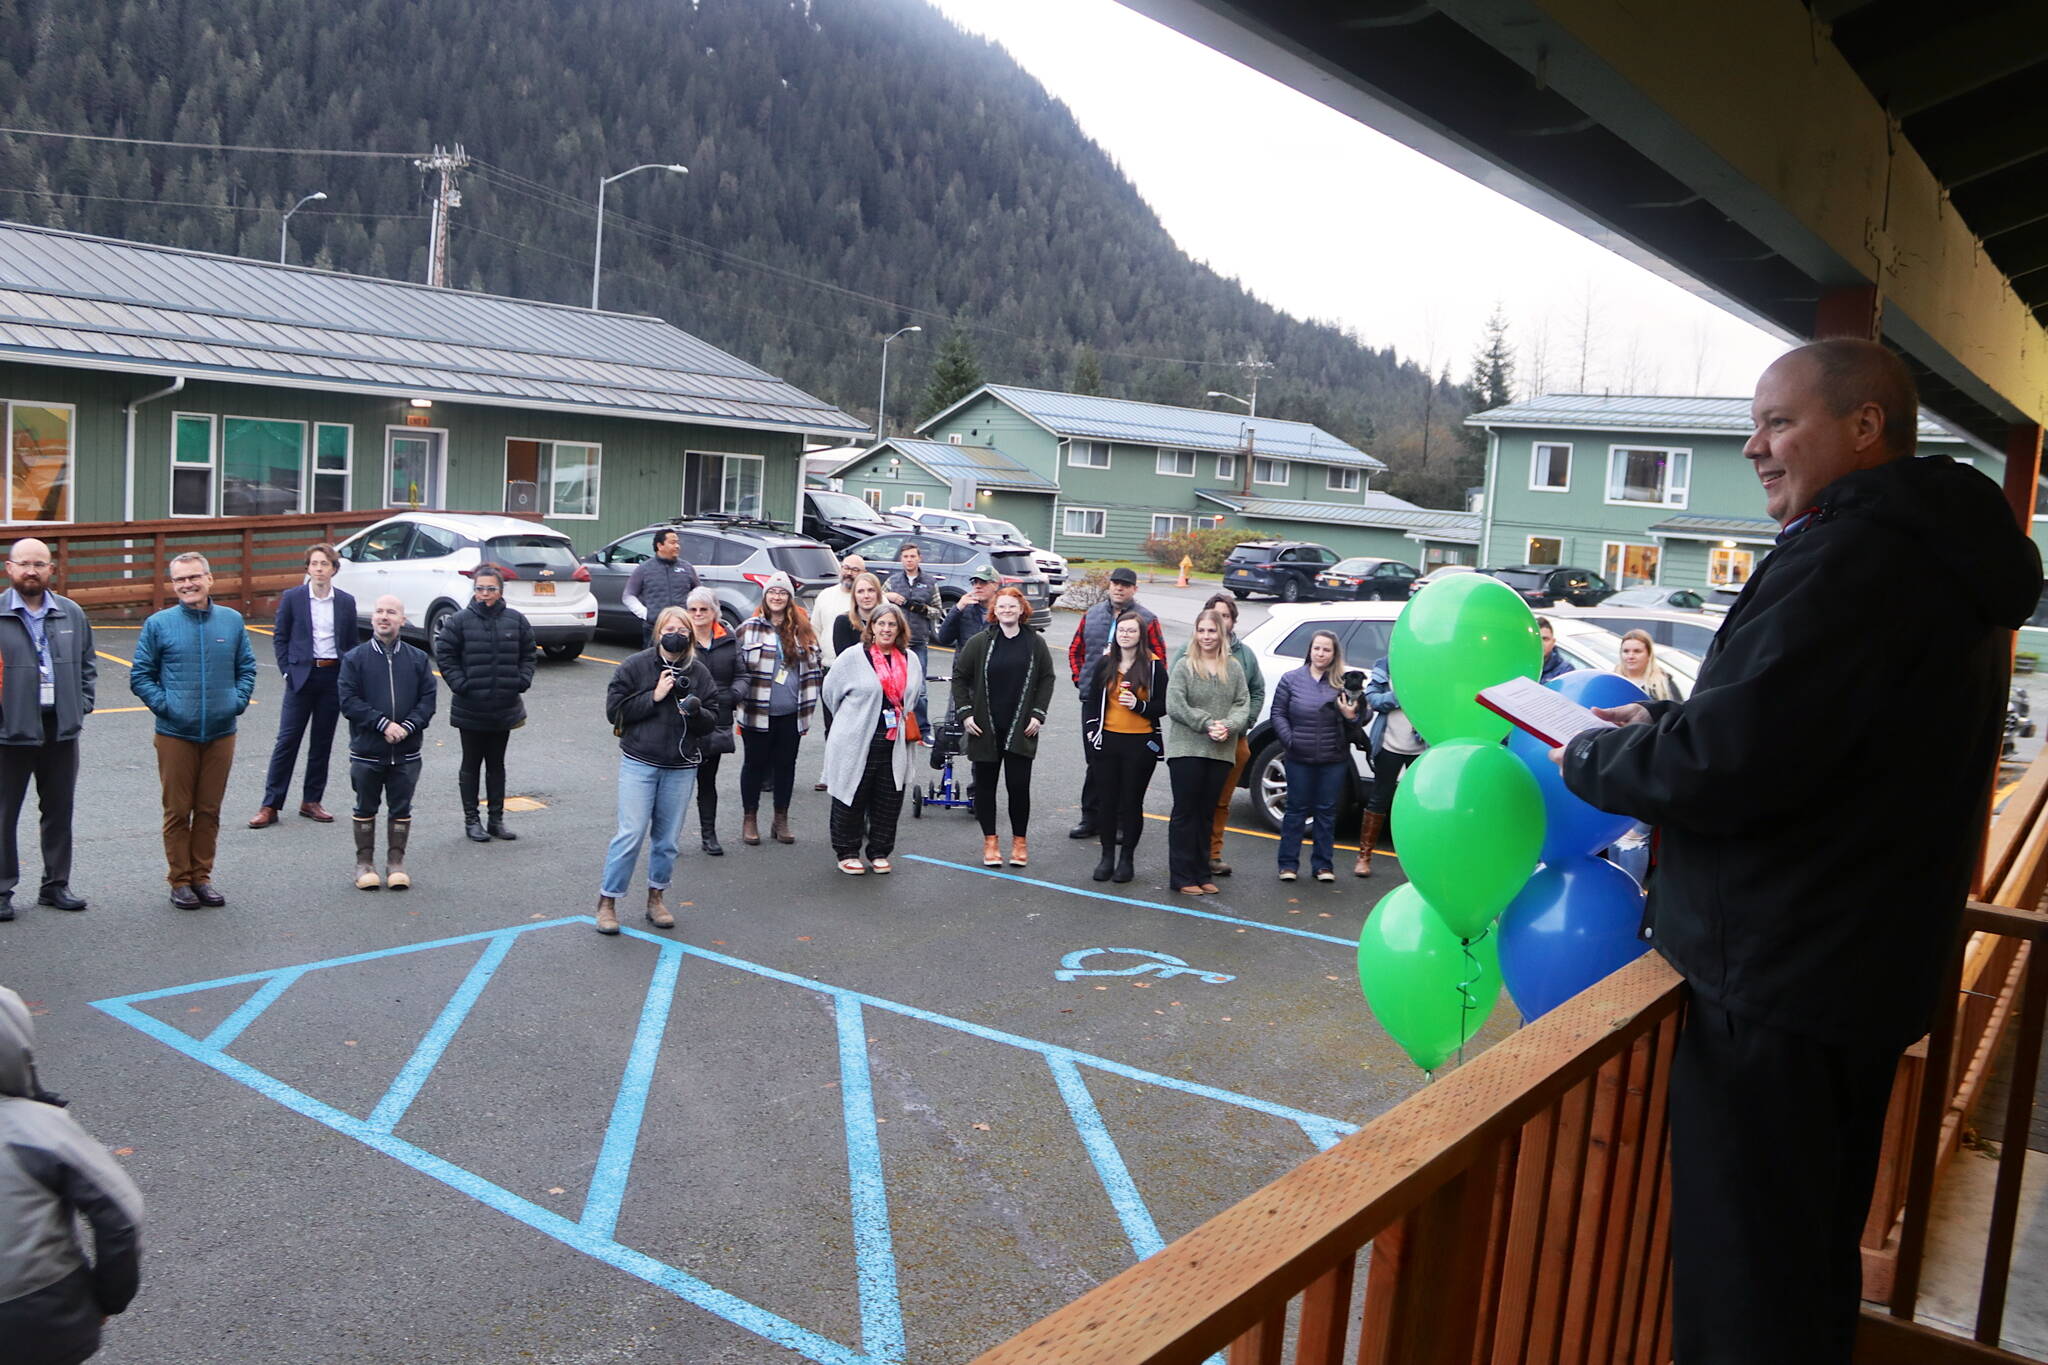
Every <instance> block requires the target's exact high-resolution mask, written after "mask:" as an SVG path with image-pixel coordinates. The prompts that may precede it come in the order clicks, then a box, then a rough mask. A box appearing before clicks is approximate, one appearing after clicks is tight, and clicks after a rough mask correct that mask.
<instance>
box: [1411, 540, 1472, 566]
mask: <svg viewBox="0 0 2048 1365" xmlns="http://www.w3.org/2000/svg"><path fill="white" fill-rule="evenodd" d="M1471 562H1472V551H1470V550H1467V549H1463V548H1461V547H1460V546H1456V545H1424V546H1423V547H1422V567H1423V569H1424V570H1425V571H1426V570H1429V569H1438V568H1442V567H1443V566H1444V565H1446V564H1470V563H1471Z"/></svg>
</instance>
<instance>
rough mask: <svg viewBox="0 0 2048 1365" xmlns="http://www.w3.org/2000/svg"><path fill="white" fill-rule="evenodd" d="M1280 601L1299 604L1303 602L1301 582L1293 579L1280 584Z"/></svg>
mask: <svg viewBox="0 0 2048 1365" xmlns="http://www.w3.org/2000/svg"><path fill="white" fill-rule="evenodd" d="M1280 600H1281V601H1282V602H1299V601H1300V600H1301V580H1300V579H1298V578H1292V577H1290V578H1288V579H1286V580H1284V581H1283V582H1282V583H1281V584H1280Z"/></svg>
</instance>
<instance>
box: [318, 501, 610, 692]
mask: <svg viewBox="0 0 2048 1365" xmlns="http://www.w3.org/2000/svg"><path fill="white" fill-rule="evenodd" d="M337 548H338V549H339V551H340V553H341V568H340V570H339V571H338V572H336V574H335V575H334V581H335V583H336V584H337V585H338V586H340V587H342V588H344V589H346V590H347V591H348V592H350V593H351V594H353V595H354V597H355V599H356V610H357V612H358V613H359V614H360V615H361V616H362V620H363V624H364V626H365V628H367V627H368V624H369V620H370V617H369V612H370V608H371V607H372V606H374V605H375V604H376V601H377V599H378V598H379V597H382V596H384V595H385V594H387V593H389V594H392V595H394V596H396V597H397V598H398V600H399V601H401V602H403V603H405V619H406V630H407V632H408V633H409V634H412V635H415V636H417V637H420V638H422V639H424V640H425V641H426V642H427V644H428V646H429V648H430V649H431V647H432V644H433V641H434V638H435V637H436V636H438V635H439V634H440V633H441V627H442V625H443V624H444V623H446V621H447V620H448V618H449V617H450V616H453V615H454V614H455V613H456V612H458V611H460V610H462V608H463V607H465V606H467V605H469V601H470V596H471V584H470V575H472V574H474V573H475V572H476V569H477V566H478V565H480V564H485V563H490V564H494V565H496V566H497V567H498V568H500V569H502V570H504V571H505V605H506V606H509V607H514V608H517V609H518V611H519V612H520V613H521V614H522V615H524V616H525V617H526V619H527V621H528V622H529V623H530V624H531V625H532V626H533V638H534V640H535V642H536V643H538V644H539V645H540V647H541V652H542V653H544V654H546V655H547V656H548V657H549V658H550V659H573V658H575V657H576V656H577V655H579V654H581V653H582V652H583V647H584V646H585V645H587V644H589V643H590V637H591V635H592V634H593V633H595V631H596V630H597V599H596V598H595V597H593V596H591V592H590V571H589V570H588V569H586V568H584V567H583V566H582V565H581V564H579V563H577V562H576V547H575V545H574V543H573V542H571V541H570V539H569V537H568V536H566V535H563V534H562V533H561V532H560V531H557V530H554V529H552V528H550V527H547V526H543V525H541V524H540V523H539V522H537V521H524V520H521V519H519V518H517V517H498V516H489V515H485V514H470V513H462V512H401V513H399V514H398V515H397V516H393V517H386V518H385V519H384V520H383V521H380V522H377V523H376V524H375V525H373V526H366V527H364V528H363V529H362V530H360V531H358V532H356V533H355V534H354V535H352V536H350V537H349V538H348V539H347V540H344V541H343V542H342V543H341V544H340V545H339V546H338V547H337Z"/></svg>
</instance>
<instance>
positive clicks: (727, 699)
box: [697, 623, 740, 718]
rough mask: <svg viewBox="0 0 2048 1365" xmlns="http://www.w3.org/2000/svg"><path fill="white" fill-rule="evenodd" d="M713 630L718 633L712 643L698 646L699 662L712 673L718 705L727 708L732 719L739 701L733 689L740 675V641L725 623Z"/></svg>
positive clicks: (728, 715) (713, 637) (726, 710)
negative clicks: (734, 708)
mask: <svg viewBox="0 0 2048 1365" xmlns="http://www.w3.org/2000/svg"><path fill="white" fill-rule="evenodd" d="M713 629H714V630H716V631H717V632H718V633H717V634H716V635H714V636H712V637H711V643H710V644H708V645H698V646H697V662H698V663H700V664H703V665H704V667H705V668H706V669H707V670H708V671H709V672H710V674H711V686H712V688H713V689H714V690H715V691H716V692H717V693H718V704H719V705H720V706H722V707H724V708H725V714H726V716H727V717H728V718H730V717H731V715H732V708H733V707H734V706H735V705H737V704H738V701H739V698H738V694H736V693H735V692H734V691H733V688H734V680H735V679H737V678H738V677H739V675H740V641H739V637H738V636H737V635H734V634H733V633H732V632H731V631H729V630H727V629H726V628H725V626H724V624H723V623H720V624H718V625H716V626H714V627H713Z"/></svg>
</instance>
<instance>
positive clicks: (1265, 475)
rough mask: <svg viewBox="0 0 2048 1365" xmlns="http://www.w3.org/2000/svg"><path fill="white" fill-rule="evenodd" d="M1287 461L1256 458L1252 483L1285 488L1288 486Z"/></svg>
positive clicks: (1253, 464) (1253, 465)
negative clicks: (1269, 484) (1270, 484)
mask: <svg viewBox="0 0 2048 1365" xmlns="http://www.w3.org/2000/svg"><path fill="white" fill-rule="evenodd" d="M1287 475H1288V471H1287V461H1285V460H1267V459H1261V458H1256V457H1255V458H1254V459H1253V460H1252V482H1253V483H1273V484H1279V485H1281V486H1282V487H1285V486H1286V484H1287Z"/></svg>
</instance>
